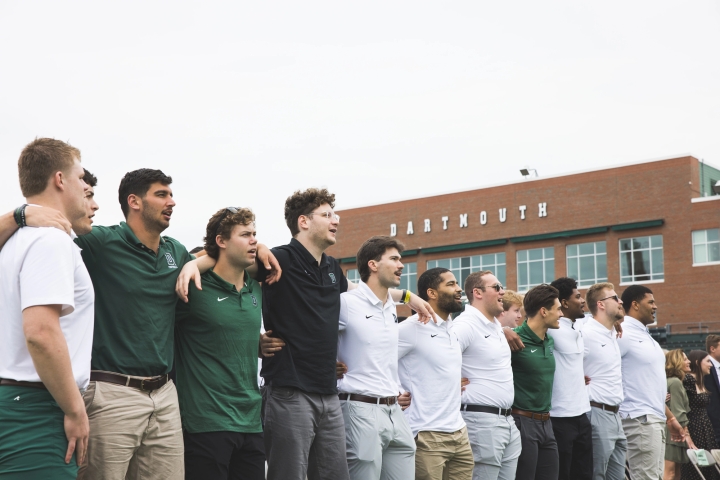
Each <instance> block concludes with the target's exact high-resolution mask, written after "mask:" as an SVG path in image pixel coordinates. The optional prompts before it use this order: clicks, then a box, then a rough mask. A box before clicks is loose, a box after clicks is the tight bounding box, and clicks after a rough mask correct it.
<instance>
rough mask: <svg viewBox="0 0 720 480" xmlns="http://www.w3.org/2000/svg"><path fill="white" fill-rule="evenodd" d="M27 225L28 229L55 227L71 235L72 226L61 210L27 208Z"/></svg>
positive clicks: (31, 206) (30, 206) (29, 206)
mask: <svg viewBox="0 0 720 480" xmlns="http://www.w3.org/2000/svg"><path fill="white" fill-rule="evenodd" d="M25 223H26V224H27V226H28V227H53V228H57V229H58V230H62V231H63V232H65V233H67V234H68V235H69V234H70V231H71V230H72V225H70V222H69V221H68V219H67V218H65V216H64V215H63V214H62V213H60V211H59V210H55V209H54V208H50V207H36V206H33V205H28V206H27V207H25Z"/></svg>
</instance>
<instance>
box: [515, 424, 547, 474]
mask: <svg viewBox="0 0 720 480" xmlns="http://www.w3.org/2000/svg"><path fill="white" fill-rule="evenodd" d="M513 418H514V419H515V426H516V427H517V429H518V430H520V441H521V443H522V452H521V453H520V458H518V464H517V472H516V473H515V478H516V479H517V480H533V479H534V480H556V479H557V478H558V451H557V443H556V442H555V435H553V430H552V422H551V420H546V421H544V422H543V421H541V420H533V419H532V418H528V417H525V416H523V415H518V414H515V413H513Z"/></svg>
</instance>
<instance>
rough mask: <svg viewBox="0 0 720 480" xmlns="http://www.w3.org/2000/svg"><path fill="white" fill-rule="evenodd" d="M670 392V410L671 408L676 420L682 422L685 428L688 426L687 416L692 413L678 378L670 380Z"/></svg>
mask: <svg viewBox="0 0 720 480" xmlns="http://www.w3.org/2000/svg"><path fill="white" fill-rule="evenodd" d="M668 392H669V393H670V401H669V402H668V408H670V411H671V412H672V414H673V415H675V418H677V420H678V422H680V425H682V426H683V427H685V426H687V424H688V418H687V414H688V412H689V411H690V404H689V402H688V397H687V392H685V388H684V387H683V385H682V382H680V380H678V379H677V378H670V379H668Z"/></svg>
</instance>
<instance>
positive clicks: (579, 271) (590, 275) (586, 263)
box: [567, 242, 608, 287]
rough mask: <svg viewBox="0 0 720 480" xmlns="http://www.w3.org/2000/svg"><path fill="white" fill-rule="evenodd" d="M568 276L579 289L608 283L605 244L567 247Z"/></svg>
mask: <svg viewBox="0 0 720 480" xmlns="http://www.w3.org/2000/svg"><path fill="white" fill-rule="evenodd" d="M567 276H568V277H570V278H574V279H575V280H577V282H578V287H589V286H591V285H595V284H596V283H600V282H607V279H608V278H607V248H606V244H605V242H591V243H580V244H577V245H568V246H567Z"/></svg>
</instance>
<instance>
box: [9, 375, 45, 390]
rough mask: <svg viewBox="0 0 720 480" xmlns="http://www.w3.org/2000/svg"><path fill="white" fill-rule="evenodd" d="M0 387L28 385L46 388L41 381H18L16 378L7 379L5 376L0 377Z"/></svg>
mask: <svg viewBox="0 0 720 480" xmlns="http://www.w3.org/2000/svg"><path fill="white" fill-rule="evenodd" d="M0 387H30V388H40V389H42V390H47V387H46V386H45V384H44V383H42V382H20V381H17V380H9V379H7V378H0Z"/></svg>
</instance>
